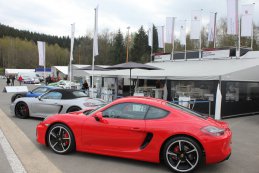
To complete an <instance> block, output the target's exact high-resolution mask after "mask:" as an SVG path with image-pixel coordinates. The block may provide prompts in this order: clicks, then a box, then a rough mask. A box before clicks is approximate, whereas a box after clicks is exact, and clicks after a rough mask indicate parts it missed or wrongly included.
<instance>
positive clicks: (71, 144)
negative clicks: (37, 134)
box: [47, 124, 75, 154]
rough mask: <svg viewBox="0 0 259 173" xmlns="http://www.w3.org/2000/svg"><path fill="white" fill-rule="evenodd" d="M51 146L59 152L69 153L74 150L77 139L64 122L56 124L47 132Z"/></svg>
mask: <svg viewBox="0 0 259 173" xmlns="http://www.w3.org/2000/svg"><path fill="white" fill-rule="evenodd" d="M47 142H48V145H49V147H50V148H51V149H52V150H53V151H54V152H55V153H58V154H67V153H70V152H71V151H73V150H74V148H75V139H74V135H73V133H72V131H71V130H70V129H69V128H68V127H67V126H66V125H63V124H55V125H53V126H52V127H50V129H49V131H48V133H47Z"/></svg>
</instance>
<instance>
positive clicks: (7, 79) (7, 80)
mask: <svg viewBox="0 0 259 173" xmlns="http://www.w3.org/2000/svg"><path fill="white" fill-rule="evenodd" d="M10 82H11V81H10V77H9V76H7V78H6V84H7V86H9V85H10Z"/></svg>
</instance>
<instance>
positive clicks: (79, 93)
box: [73, 91, 87, 98]
mask: <svg viewBox="0 0 259 173" xmlns="http://www.w3.org/2000/svg"><path fill="white" fill-rule="evenodd" d="M73 95H74V96H75V97H77V98H78V97H87V95H86V93H84V92H82V91H73Z"/></svg>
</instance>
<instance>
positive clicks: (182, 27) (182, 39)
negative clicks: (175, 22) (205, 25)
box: [180, 21, 186, 45]
mask: <svg viewBox="0 0 259 173" xmlns="http://www.w3.org/2000/svg"><path fill="white" fill-rule="evenodd" d="M180 44H181V45H186V21H182V22H181V23H180Z"/></svg>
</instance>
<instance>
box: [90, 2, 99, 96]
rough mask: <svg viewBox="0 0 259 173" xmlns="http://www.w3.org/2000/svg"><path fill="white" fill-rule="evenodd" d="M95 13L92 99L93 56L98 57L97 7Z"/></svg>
mask: <svg viewBox="0 0 259 173" xmlns="http://www.w3.org/2000/svg"><path fill="white" fill-rule="evenodd" d="M94 11H95V20H94V37H93V57H92V58H93V59H92V86H91V88H92V92H91V93H92V97H93V96H94V61H95V56H96V55H98V40H97V38H98V31H97V29H98V28H97V22H98V21H97V20H98V18H97V17H98V5H97V7H96V8H95V9H94Z"/></svg>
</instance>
